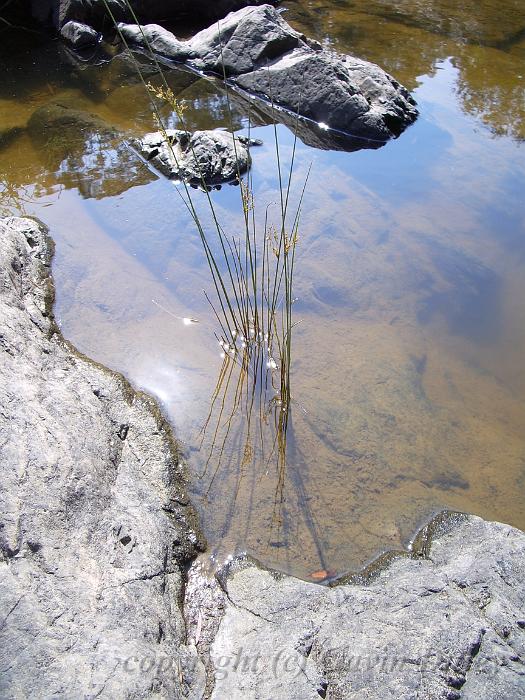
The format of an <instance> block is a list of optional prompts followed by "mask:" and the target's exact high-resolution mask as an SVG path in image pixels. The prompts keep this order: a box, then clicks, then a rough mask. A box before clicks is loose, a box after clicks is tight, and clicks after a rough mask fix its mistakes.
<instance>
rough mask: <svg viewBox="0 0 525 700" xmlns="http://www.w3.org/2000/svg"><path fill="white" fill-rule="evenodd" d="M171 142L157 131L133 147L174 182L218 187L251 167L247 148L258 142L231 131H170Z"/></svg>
mask: <svg viewBox="0 0 525 700" xmlns="http://www.w3.org/2000/svg"><path fill="white" fill-rule="evenodd" d="M166 136H167V137H168V140H166V139H165V137H164V135H163V134H162V133H161V132H160V131H157V132H155V133H152V134H147V135H146V136H144V138H143V139H141V140H136V141H133V142H132V143H133V145H134V146H135V148H137V150H138V151H139V152H140V153H141V155H142V156H143V157H144V158H145V159H146V160H147V161H149V162H150V163H151V164H152V165H153V166H154V167H155V168H156V169H157V170H159V171H160V172H161V173H163V174H164V175H166V176H167V177H169V178H172V179H178V180H185V181H187V182H189V183H191V184H195V185H200V186H205V187H217V186H219V185H222V184H225V183H228V182H231V183H233V182H237V181H238V179H239V175H242V174H243V173H245V172H246V171H247V170H248V168H249V167H250V164H251V158H250V153H249V149H248V146H253V145H257V142H255V141H253V140H250V142H248V139H246V138H244V137H242V136H235V140H234V136H233V135H232V134H231V133H230V132H229V131H220V130H217V131H195V132H193V133H192V134H189V133H188V132H186V131H179V130H176V129H168V130H167V131H166Z"/></svg>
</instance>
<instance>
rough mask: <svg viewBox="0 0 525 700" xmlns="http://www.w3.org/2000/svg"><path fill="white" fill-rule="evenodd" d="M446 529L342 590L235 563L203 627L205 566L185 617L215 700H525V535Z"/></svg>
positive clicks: (194, 579)
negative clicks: (412, 554) (413, 552)
mask: <svg viewBox="0 0 525 700" xmlns="http://www.w3.org/2000/svg"><path fill="white" fill-rule="evenodd" d="M436 527H437V532H435V533H434V537H433V540H432V542H431V543H430V541H427V542H426V543H425V544H424V545H423V547H422V550H420V556H419V557H408V556H401V557H396V558H394V559H393V560H392V561H391V562H390V564H389V565H388V566H387V567H386V568H384V569H383V570H381V569H380V568H379V570H378V571H376V572H375V574H374V575H371V576H370V577H368V578H367V577H362V578H361V579H359V578H357V579H355V580H353V581H352V582H349V583H347V584H345V585H338V586H335V587H333V588H327V587H321V586H319V585H316V584H312V583H306V582H304V581H299V580H297V579H294V578H292V577H289V576H283V575H279V574H277V573H275V572H271V571H268V570H264V569H261V568H259V567H258V566H256V565H255V564H254V563H253V562H251V561H249V560H245V561H243V560H240V561H238V562H234V564H233V565H232V566H231V567H230V570H229V571H228V570H226V571H225V572H224V573H223V574H222V575H221V576H220V577H219V578H220V580H221V583H220V585H218V586H216V589H215V602H214V610H218V611H219V613H218V615H217V614H215V615H214V614H213V611H211V612H207V615H206V617H205V622H204V624H202V614H201V612H200V611H202V610H203V609H206V608H205V607H204V606H205V601H204V602H203V600H202V595H201V591H202V588H203V586H205V585H208V586H209V583H208V584H207V583H206V581H207V579H206V577H205V576H204V575H203V573H202V571H200V570H199V565H198V564H195V565H194V566H193V568H192V570H191V571H190V578H189V583H188V586H187V601H186V613H187V615H188V617H189V620H190V623H191V625H192V627H191V628H190V637H193V638H195V639H198V640H199V642H198V649H199V651H200V653H201V655H202V656H203V657H205V656H206V655H207V656H208V659H207V660H205V661H204V662H205V665H206V667H207V669H208V674H209V676H210V677H212V678H213V679H214V688H213V693H212V695H211V697H212V699H213V700H222V699H223V698H232V699H233V700H237V699H238V700H241V698H242V699H243V700H267V698H286V699H287V700H318V699H319V697H321V698H325V697H326V698H331V699H333V700H343V698H344V700H363V699H364V698H366V699H367V700H414V699H416V698H421V699H422V700H423V699H424V700H460V698H461V700H481V698H483V700H517V699H518V698H523V697H525V664H524V661H525V632H524V628H525V535H524V533H523V532H520V531H519V530H515V529H513V528H512V527H510V526H507V525H502V524H499V523H489V522H486V521H484V520H481V519H480V518H477V517H474V516H456V517H454V518H452V519H451V520H450V519H449V520H448V521H447V519H445V521H443V522H442V523H441V524H440V523H437V524H436ZM423 554H424V556H422V555H423ZM207 598H208V599H210V598H211V592H210V591H208V594H207ZM199 620H200V624H199Z"/></svg>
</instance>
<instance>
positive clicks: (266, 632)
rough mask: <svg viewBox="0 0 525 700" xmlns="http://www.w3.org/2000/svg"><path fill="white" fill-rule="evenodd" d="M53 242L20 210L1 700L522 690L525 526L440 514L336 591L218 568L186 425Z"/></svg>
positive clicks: (7, 380) (3, 298) (1, 263)
mask: <svg viewBox="0 0 525 700" xmlns="http://www.w3.org/2000/svg"><path fill="white" fill-rule="evenodd" d="M52 251H53V247H52V242H51V239H50V238H49V236H48V235H47V232H46V230H45V228H44V227H42V226H41V225H39V224H38V223H36V222H35V221H33V220H31V219H17V218H10V219H4V220H2V221H1V223H0V318H1V331H0V353H1V363H0V375H1V376H0V453H1V460H0V465H1V470H2V474H1V481H0V501H1V513H2V516H1V522H0V547H1V559H0V581H1V588H0V591H1V593H0V598H1V599H0V608H1V611H0V617H1V619H2V623H1V625H0V664H1V666H0V668H1V671H0V673H1V680H0V694H1V695H2V697H5V698H15V697H29V696H34V697H50V696H53V695H56V696H59V697H85V698H95V697H101V698H140V697H144V698H146V697H147V698H150V697H158V698H178V697H181V698H182V697H189V698H206V697H212V698H216V699H222V698H248V699H249V698H261V700H262V699H264V700H267V698H273V697H283V698H298V699H299V698H301V700H304V699H305V698H319V697H322V698H323V697H326V698H377V699H378V700H379V698H381V699H383V698H407V699H408V698H416V697H420V698H425V699H426V700H427V699H428V700H434V699H436V700H437V699H438V698H439V699H441V698H443V699H447V700H458V699H459V698H467V699H472V700H474V699H476V700H477V699H478V698H485V699H489V700H490V699H492V698H493V699H494V700H496V699H497V700H501V699H502V698H505V699H506V698H508V699H510V698H512V699H514V698H519V697H523V696H524V693H525V683H524V680H525V666H524V663H523V660H524V652H525V637H524V634H525V633H524V628H525V604H524V600H525V595H524V594H525V584H524V581H525V556H524V554H525V535H524V534H523V533H522V532H520V531H518V530H515V529H513V528H511V527H509V526H506V525H501V524H498V523H487V522H485V521H483V520H481V519H479V518H476V517H469V516H448V517H443V518H440V519H438V520H436V521H435V522H434V523H433V525H432V526H431V527H429V528H426V529H425V530H424V531H423V532H422V533H420V536H419V538H418V540H417V541H416V543H415V545H414V551H413V554H412V555H411V556H409V555H404V556H396V557H393V558H390V560H389V561H386V560H385V562H383V563H382V564H379V565H378V566H376V567H375V568H373V569H372V570H371V571H369V572H368V575H367V576H365V577H363V578H361V579H354V580H351V581H347V582H345V583H342V584H341V585H338V586H335V587H333V588H326V587H321V586H318V585H315V584H309V583H305V582H303V581H299V580H297V579H294V578H292V577H289V576H283V575H280V574H277V573H275V572H271V571H267V570H265V569H262V568H260V567H258V566H257V565H256V564H255V562H252V561H250V560H247V559H246V560H245V559H240V560H236V561H235V562H234V563H233V564H232V565H230V566H229V567H228V568H227V569H225V570H224V571H223V572H220V573H219V574H218V575H217V576H216V577H211V578H209V577H207V576H206V575H205V574H204V571H203V566H202V564H201V562H199V560H196V561H195V562H194V563H193V565H192V566H191V568H190V569H189V573H188V571H187V566H188V564H189V562H190V560H191V559H192V558H194V557H195V556H196V555H197V554H198V552H199V551H200V550H201V549H202V548H203V546H204V543H203V539H202V536H201V534H200V532H199V528H198V524H197V522H196V518H195V515H194V512H193V510H192V508H191V505H190V504H189V501H188V497H187V495H186V492H185V489H184V472H183V470H182V468H181V467H180V465H179V458H178V453H177V446H176V444H175V442H174V440H173V437H172V434H171V431H170V429H169V426H168V425H167V424H166V423H165V421H164V420H163V418H162V415H161V413H160V411H159V409H158V407H157V406H156V404H155V402H154V401H153V400H152V399H151V398H149V397H148V396H146V395H144V394H142V393H140V392H136V391H134V390H133V388H132V387H131V386H130V385H129V384H128V382H127V381H126V380H125V379H124V378H123V377H121V376H120V375H118V374H115V373H113V372H110V371H109V370H107V369H105V368H104V367H101V366H99V365H97V364H95V363H93V362H92V361H90V360H89V359H88V358H85V357H83V356H82V355H80V354H79V353H78V352H77V351H76V350H75V349H74V348H73V347H72V346H71V345H70V344H69V343H67V341H65V340H64V339H63V338H62V336H61V334H60V332H59V330H58V328H57V327H56V324H55V322H54V319H53V313H52V303H53V285H52V279H51V274H50V261H51V256H52Z"/></svg>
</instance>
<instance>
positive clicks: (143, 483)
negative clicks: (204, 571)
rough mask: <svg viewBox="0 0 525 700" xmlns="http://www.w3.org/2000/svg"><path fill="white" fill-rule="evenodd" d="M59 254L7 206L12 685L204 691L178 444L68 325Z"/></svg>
mask: <svg viewBox="0 0 525 700" xmlns="http://www.w3.org/2000/svg"><path fill="white" fill-rule="evenodd" d="M51 253H52V243H51V241H50V239H49V238H48V236H47V234H46V231H45V229H44V228H43V227H42V226H40V225H39V224H38V223H36V222H35V221H33V220H30V219H17V218H9V219H3V220H1V219H0V619H1V620H2V622H1V624H0V669H1V671H0V696H1V697H2V698H21V697H26V698H27V697H35V698H44V697H45V698H48V697H64V698H66V697H67V698H95V697H102V698H124V697H126V698H139V697H141V698H142V697H144V698H145V697H156V698H176V697H182V696H183V695H184V696H185V697H194V696H192V695H191V694H190V695H188V689H187V687H183V686H186V685H187V684H191V685H192V686H193V687H194V688H197V687H198V686H199V668H200V665H199V663H198V662H197V658H196V655H195V652H194V650H192V649H191V648H189V647H188V646H186V644H185V639H186V636H185V626H184V620H183V616H182V611H181V608H180V607H179V606H180V601H181V600H182V596H183V591H184V579H185V566H186V562H187V561H188V559H189V558H191V557H192V556H193V555H194V554H195V552H196V551H197V550H198V549H200V548H202V546H203V544H202V541H201V538H200V534H199V530H198V526H197V524H196V519H195V515H194V512H193V510H192V508H191V506H190V505H189V501H188V497H187V494H186V492H185V487H184V474H183V473H182V471H181V468H180V466H179V456H178V453H177V447H176V445H175V443H174V441H173V438H172V435H171V431H170V429H169V427H168V426H167V424H166V423H165V421H164V419H163V418H162V415H161V414H160V412H159V410H158V408H157V406H156V404H155V403H154V402H153V401H152V400H151V399H150V398H149V397H148V396H146V395H144V394H141V393H137V392H135V391H134V390H133V389H132V388H131V386H130V385H129V384H128V383H127V381H126V380H125V379H124V378H123V377H122V376H120V375H118V374H116V373H114V372H111V371H109V370H106V369H105V368H102V367H100V366H99V365H97V364H95V363H93V362H90V361H89V360H87V359H86V358H85V357H83V356H82V355H80V354H79V353H78V352H76V351H75V349H74V348H73V347H72V346H71V345H69V344H68V343H67V342H65V341H64V339H63V338H62V336H61V335H60V333H59V332H58V329H57V327H56V325H55V322H54V320H53V315H52V302H53V285H52V282H51V278H50V258H51ZM161 662H162V664H163V667H162V669H159V665H160V664H161ZM144 668H147V669H148V670H149V672H148V673H147V674H146V673H144Z"/></svg>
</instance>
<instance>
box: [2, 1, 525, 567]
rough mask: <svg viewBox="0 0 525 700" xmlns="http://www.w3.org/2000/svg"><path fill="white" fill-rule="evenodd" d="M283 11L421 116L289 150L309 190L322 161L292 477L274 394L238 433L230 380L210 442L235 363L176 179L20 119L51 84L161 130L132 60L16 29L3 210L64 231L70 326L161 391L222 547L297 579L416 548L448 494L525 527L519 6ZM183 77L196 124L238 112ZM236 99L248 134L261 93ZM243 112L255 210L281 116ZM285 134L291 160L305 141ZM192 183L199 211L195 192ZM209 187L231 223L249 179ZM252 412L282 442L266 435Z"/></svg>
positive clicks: (314, 187)
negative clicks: (377, 144) (43, 132)
mask: <svg viewBox="0 0 525 700" xmlns="http://www.w3.org/2000/svg"><path fill="white" fill-rule="evenodd" d="M286 6H287V7H288V8H289V11H288V14H287V19H288V21H289V22H290V23H291V24H293V26H295V27H297V28H299V29H301V30H303V31H304V32H305V33H307V34H308V35H310V36H312V37H314V38H316V39H319V40H321V41H323V43H325V44H326V45H329V46H333V47H334V48H335V49H336V50H338V51H347V52H351V53H355V54H356V55H358V56H360V57H363V58H366V59H369V60H372V61H374V62H377V63H378V64H379V65H381V66H382V67H384V68H385V69H386V70H388V71H389V72H390V73H392V74H393V75H394V76H395V77H396V78H397V79H398V80H400V81H401V82H403V83H404V84H405V85H406V86H407V87H408V88H409V89H411V90H413V92H414V95H415V97H416V99H417V101H418V105H419V109H420V113H421V116H420V118H419V119H418V121H417V122H416V124H415V125H414V126H412V127H411V128H410V129H408V130H407V131H406V132H405V133H404V134H402V135H401V137H400V138H399V139H397V140H396V141H393V142H391V143H389V144H387V145H386V146H384V147H383V148H380V149H378V150H362V151H358V152H354V153H344V152H334V151H324V150H315V149H312V148H309V147H306V146H304V145H302V144H299V145H298V149H297V155H296V163H295V170H294V183H296V186H297V187H296V188H295V190H294V191H295V192H296V194H295V196H297V190H298V188H299V187H300V184H301V183H302V181H303V180H304V177H305V176H306V173H307V170H308V168H309V166H310V164H311V163H312V177H311V179H310V182H309V186H308V189H307V194H306V198H305V202H304V208H303V217H302V224H301V227H300V239H299V244H298V248H297V262H296V271H295V280H294V294H295V296H296V297H297V302H296V303H295V305H294V318H295V319H296V320H297V321H300V323H299V324H298V325H297V327H296V329H295V334H294V338H293V367H292V370H293V371H292V377H291V386H292V394H293V399H294V400H293V404H292V409H291V416H290V426H289V430H288V441H287V454H286V463H285V469H284V470H282V469H281V466H282V464H281V461H280V460H279V457H278V454H276V453H275V451H272V449H271V428H272V424H271V420H268V416H269V417H270V419H271V416H272V414H271V410H269V412H268V415H267V418H266V421H265V420H263V421H262V423H261V420H260V416H261V412H260V410H259V408H260V407H258V411H257V414H256V417H257V420H255V419H254V422H253V423H252V424H251V425H250V431H248V430H247V422H246V415H245V413H243V412H242V411H238V412H237V413H236V414H235V415H234V418H233V419H232V422H231V430H229V432H228V437H227V439H226V440H225V441H224V446H223V442H222V438H221V437H220V436H221V435H222V436H224V434H225V426H226V420H225V416H228V415H229V414H228V410H229V409H231V407H232V397H231V395H227V396H226V398H225V400H224V411H225V412H224V413H223V414H222V416H220V417H219V413H220V412H219V413H218V412H217V406H218V404H217V402H216V403H215V404H214V408H213V411H215V412H214V413H213V412H212V418H211V420H210V422H209V423H208V430H207V431H206V433H205V434H204V437H203V434H202V430H201V429H202V427H203V425H204V424H205V423H206V419H207V417H208V415H209V412H210V407H211V406H212V404H211V399H212V397H213V392H214V388H215V386H216V383H217V380H218V378H220V377H221V368H222V367H223V360H222V359H221V357H220V350H221V349H220V348H219V346H218V345H217V342H216V339H215V337H214V333H215V332H216V331H217V323H216V321H215V319H214V316H213V313H212V311H211V309H210V307H209V305H208V303H207V301H206V299H205V297H204V294H203V289H205V290H208V291H210V287H211V282H210V277H209V273H208V270H207V267H206V263H205V259H204V256H203V252H202V247H201V243H200V240H199V238H198V236H197V233H196V231H195V228H194V225H193V223H192V221H191V219H190V217H189V216H188V213H187V211H186V210H185V208H184V206H183V204H182V202H181V201H180V199H179V197H178V196H177V194H176V191H175V188H174V186H173V184H172V183H169V182H168V181H166V180H165V179H163V178H159V177H157V176H156V175H155V174H154V173H153V172H152V171H150V170H149V169H148V168H147V167H146V166H145V165H144V164H142V163H141V162H140V161H137V160H136V159H135V158H134V157H133V156H132V154H130V152H129V150H128V149H127V148H126V147H125V146H123V145H122V142H121V141H120V142H119V141H118V140H117V142H115V140H114V139H112V138H110V137H109V136H107V135H106V136H105V135H104V134H102V135H100V133H98V134H97V133H95V134H92V135H90V137H89V138H88V139H87V140H86V141H85V142H83V143H82V144H81V146H78V145H75V146H73V145H72V144H71V142H69V141H68V142H67V143H66V144H64V143H61V141H60V139H58V140H57V139H52V138H51V136H50V137H49V138H47V137H46V138H44V139H42V138H40V139H37V138H35V137H34V135H31V134H30V133H28V132H27V131H26V130H25V126H26V124H27V121H28V119H29V118H30V116H31V114H32V113H33V112H34V110H35V109H36V108H37V107H39V106H40V105H43V104H46V103H47V102H50V101H56V100H60V101H61V102H63V103H65V104H70V105H72V106H74V107H75V108H77V109H84V110H87V111H89V112H92V113H95V114H96V115H98V116H99V117H101V118H103V119H104V120H105V121H107V122H108V123H109V124H111V125H113V126H115V127H117V128H118V129H119V130H122V131H125V132H126V133H134V134H141V133H144V132H146V131H149V130H153V129H154V128H155V127H154V123H153V119H152V115H151V110H150V106H149V103H148V99H147V97H146V95H145V94H144V89H143V87H142V86H141V85H139V84H137V82H136V79H135V77H134V73H133V66H132V65H131V64H130V63H129V62H127V61H124V60H120V59H118V60H116V61H114V62H113V63H110V64H109V65H102V66H93V65H89V64H88V63H86V64H84V65H82V66H81V67H80V68H79V66H78V65H77V64H76V63H74V62H71V61H70V59H68V57H67V54H66V53H64V52H63V51H62V50H61V49H60V47H59V46H58V44H56V43H53V42H48V41H44V40H42V41H40V42H39V43H38V46H37V47H35V46H31V45H30V41H29V39H28V38H27V37H26V38H23V37H21V36H20V35H16V36H15V35H11V34H9V33H7V32H3V33H2V39H3V40H4V41H3V56H2V59H1V60H2V73H3V75H4V76H5V78H4V80H3V81H2V85H1V86H0V144H1V147H0V182H1V183H3V184H1V185H0V187H1V188H2V189H1V190H0V192H1V193H0V207H1V208H2V210H3V211H6V212H8V211H9V212H16V213H28V214H34V215H37V216H39V217H40V218H41V219H42V220H43V221H45V222H46V223H47V224H48V225H49V227H50V229H51V233H52V235H53V237H54V239H55V241H56V242H57V253H56V258H55V263H54V268H53V271H54V276H55V281H56V285H57V307H56V313H57V317H58V319H59V322H60V324H61V327H62V329H63V332H64V334H65V335H66V337H68V338H69V339H71V340H72V342H73V343H75V345H76V346H77V347H78V348H79V349H80V350H82V351H83V352H85V353H86V354H88V355H89V356H91V357H93V358H95V359H96V360H99V361H101V362H103V363H105V364H107V365H108V366H110V367H113V368H115V369H119V370H121V371H123V372H124V373H125V374H126V375H127V376H128V377H129V378H130V379H131V380H132V382H133V383H134V384H135V385H136V386H140V387H142V388H145V389H146V390H148V391H149V392H151V393H152V394H153V395H155V396H156V397H157V398H158V399H159V400H160V401H161V403H162V405H163V406H164V409H165V411H166V412H167V414H168V416H169V417H170V420H171V421H172V424H173V426H174V430H175V433H176V436H177V437H178V439H179V440H180V441H181V444H182V445H183V448H184V454H185V459H186V460H187V464H188V468H189V471H190V474H191V491H192V495H193V498H194V501H195V504H196V506H197V507H198V509H199V511H200V513H201V516H202V520H203V524H204V528H205V531H206V534H207V536H208V539H209V542H210V551H211V552H212V553H214V554H215V556H216V558H217V559H218V560H219V561H222V560H223V559H224V558H225V557H227V556H228V555H229V554H231V553H233V552H234V551H248V552H250V553H251V554H253V555H254V556H256V557H257V558H259V559H260V560H261V561H263V562H264V563H265V564H268V565H271V566H274V567H277V568H279V569H282V570H285V571H289V572H292V573H294V574H296V575H299V576H302V577H305V578H310V577H312V574H314V573H316V572H319V571H326V572H329V574H330V575H332V574H333V575H335V574H339V573H342V572H346V571H353V570H357V569H359V568H360V567H361V566H363V565H364V564H365V563H367V562H368V561H370V560H371V559H373V558H374V557H375V556H377V555H378V554H379V553H381V552H383V551H385V550H389V549H392V548H400V547H407V546H409V544H410V541H411V539H412V537H413V535H414V532H415V531H416V530H417V528H418V526H419V525H420V524H422V523H423V522H424V521H425V520H426V519H428V518H429V517H430V516H431V515H432V514H433V513H435V512H437V511H439V510H440V509H442V508H451V509H458V510H464V511H468V512H472V513H476V514H478V515H481V516H483V517H485V518H488V519H497V520H501V521H504V522H508V523H511V524H513V525H515V526H518V527H521V528H525V501H524V498H523V495H524V479H525V430H524V426H525V366H524V361H523V358H524V356H525V214H524V205H523V192H524V191H525V166H524V158H523V156H524V148H523V143H522V139H523V137H524V136H525V119H524V117H525V114H524V104H525V99H524V98H525V87H524V86H525V82H524V80H525V66H524V59H525V9H524V8H523V4H522V3H521V2H513V1H512V0H507V1H506V2H503V3H497V4H496V3H492V2H481V3H461V4H459V5H458V3H451V2H434V3H428V2H422V1H417V0H412V1H409V0H406V1H404V2H401V3H399V2H398V3H396V4H395V5H393V4H390V3H387V2H378V1H375V2H374V1H373V2H367V3H366V4H365V3H363V2H345V1H342V0H339V1H337V2H336V1H335V0H332V1H331V2H329V1H326V2H288V3H286ZM169 79H170V83H171V84H172V85H173V88H174V90H175V91H176V92H177V94H178V95H179V97H180V98H182V99H184V100H186V102H187V104H188V105H189V109H188V111H187V113H186V116H187V120H188V123H189V124H190V125H191V127H192V128H214V127H219V126H220V127H223V126H226V125H227V124H228V110H227V105H226V100H225V97H224V93H223V92H222V91H221V89H220V86H217V85H215V84H214V83H212V82H210V81H207V80H203V79H197V78H196V77H195V76H192V75H191V74H188V73H186V72H173V73H172V74H171V75H170V76H169ZM166 116H168V115H167V114H166ZM233 118H234V123H235V127H236V128H238V129H241V130H244V132H245V133H246V130H247V127H248V113H247V109H246V106H245V104H243V103H242V102H235V105H234V116H233ZM252 121H253V127H252V135H253V136H256V137H258V138H261V139H262V140H263V142H264V143H263V146H261V147H259V148H257V149H254V150H253V152H252V156H253V161H254V162H253V178H254V192H255V200H256V205H257V203H261V206H262V207H264V206H265V205H266V203H267V202H275V201H277V200H278V194H279V193H278V180H277V177H276V163H275V148H274V146H273V138H274V136H273V128H272V126H271V125H267V124H265V120H264V119H262V118H260V117H258V116H257V115H256V114H255V115H252ZM277 133H278V137H279V142H280V144H281V155H282V158H283V161H284V162H285V163H286V162H289V161H290V158H291V153H292V147H293V135H292V133H291V132H290V131H289V130H288V129H287V128H286V127H285V126H279V127H278V128H277ZM195 201H196V202H197V204H198V206H199V207H200V210H201V211H202V212H203V216H204V217H205V218H206V219H207V220H208V221H209V214H208V213H206V212H207V210H206V202H205V198H204V195H203V193H199V192H195ZM213 201H214V202H215V205H216V207H217V210H218V212H219V213H220V217H221V221H222V222H223V223H224V226H225V227H226V228H228V230H231V231H235V230H237V229H239V227H240V214H239V211H240V208H239V188H236V187H230V186H228V187H225V188H223V189H222V190H221V191H220V192H215V193H213ZM271 211H272V212H273V215H275V214H276V212H275V211H274V210H271ZM184 317H192V318H196V319H198V320H199V323H198V324H192V325H185V324H184V323H183V321H182V319H183V318H184ZM223 386H224V385H223ZM221 400H222V399H221ZM261 424H262V425H263V428H262V433H261V427H260V426H261ZM228 425H229V424H228ZM217 426H218V429H217V432H216V430H215V428H216V427H217ZM255 430H259V432H260V434H264V435H266V434H268V435H269V436H270V447H269V449H266V450H265V452H264V454H263V453H262V451H261V450H260V448H259V447H258V445H259V443H258V438H257V436H256V434H255V432H254V431H255ZM248 433H249V435H248ZM217 436H219V437H217ZM248 437H249V440H248V439H247V438H248ZM250 440H251V447H252V452H251V453H250V454H249V455H248V457H249V458H248V459H247V458H246V454H247V451H246V444H247V442H250ZM213 443H215V448H214V449H213ZM267 445H268V443H267ZM210 455H211V459H210Z"/></svg>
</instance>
